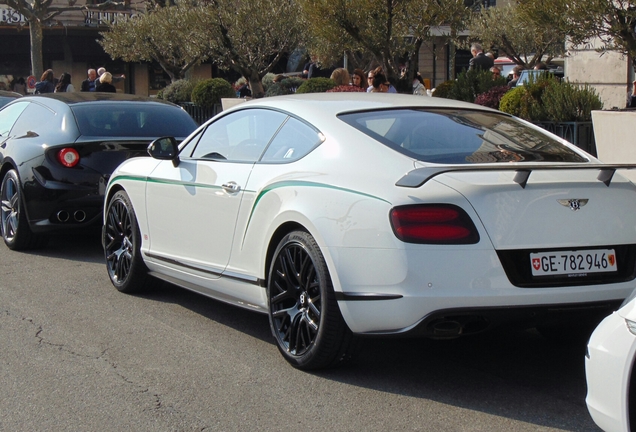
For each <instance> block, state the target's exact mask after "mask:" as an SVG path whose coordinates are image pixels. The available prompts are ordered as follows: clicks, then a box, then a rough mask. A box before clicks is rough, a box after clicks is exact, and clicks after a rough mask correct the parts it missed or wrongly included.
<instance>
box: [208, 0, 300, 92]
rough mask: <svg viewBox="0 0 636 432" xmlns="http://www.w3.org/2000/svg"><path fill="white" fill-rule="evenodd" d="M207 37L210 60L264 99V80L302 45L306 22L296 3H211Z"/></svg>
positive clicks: (211, 0) (291, 0)
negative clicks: (283, 59) (244, 80)
mask: <svg viewBox="0 0 636 432" xmlns="http://www.w3.org/2000/svg"><path fill="white" fill-rule="evenodd" d="M205 5H206V7H205V14H206V15H205V19H206V22H207V24H208V26H209V27H208V32H207V34H206V35H208V36H209V37H210V41H211V42H212V45H213V49H212V54H211V59H213V60H214V61H215V62H216V63H218V64H219V65H220V66H221V67H224V68H227V69H233V70H235V71H237V72H239V73H240V74H241V75H242V76H243V77H245V78H246V79H247V80H248V81H249V83H250V88H251V90H252V95H253V96H255V97H262V96H263V95H264V94H265V92H264V91H263V84H262V81H261V80H262V78H263V77H264V76H265V75H266V74H267V73H268V72H271V71H272V69H273V68H274V67H275V66H276V64H277V63H278V62H279V61H280V60H281V58H282V56H284V55H285V54H287V53H289V52H290V51H292V50H293V49H294V48H296V47H297V46H298V45H299V44H300V43H301V41H302V37H303V21H302V18H301V10H300V8H299V7H298V3H297V2H296V1H295V0H250V1H245V0H233V1H232V0H209V1H207V2H206V3H205Z"/></svg>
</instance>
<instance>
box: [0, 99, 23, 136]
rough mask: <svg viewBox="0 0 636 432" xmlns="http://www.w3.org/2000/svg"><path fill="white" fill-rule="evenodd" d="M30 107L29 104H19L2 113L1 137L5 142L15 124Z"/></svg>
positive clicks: (0, 115) (0, 116) (7, 108)
mask: <svg viewBox="0 0 636 432" xmlns="http://www.w3.org/2000/svg"><path fill="white" fill-rule="evenodd" d="M28 105H29V103H28V102H18V103H14V104H13V105H9V106H7V107H5V108H4V109H3V110H2V111H0V137H2V138H3V140H5V139H6V138H7V135H9V132H10V131H11V128H12V127H13V124H14V123H15V122H16V120H17V119H18V117H20V114H22V111H24V110H25V109H26V107H27V106H28Z"/></svg>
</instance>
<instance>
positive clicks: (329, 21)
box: [299, 0, 469, 89]
mask: <svg viewBox="0 0 636 432" xmlns="http://www.w3.org/2000/svg"><path fill="white" fill-rule="evenodd" d="M299 1H300V3H301V4H302V7H303V10H304V14H305V17H306V19H307V29H308V31H309V33H310V36H311V38H310V40H309V44H310V48H311V49H312V51H313V52H316V53H317V54H319V56H320V55H321V54H322V55H323V56H324V54H325V53H333V52H340V53H342V52H351V53H357V52H369V53H371V55H372V56H373V57H374V58H375V60H376V61H377V62H378V63H379V64H380V65H382V67H383V68H384V70H385V71H386V73H387V74H388V77H389V78H390V79H392V80H396V81H397V80H398V79H399V78H400V62H401V61H403V62H406V63H407V64H408V65H409V69H408V71H407V74H406V75H405V76H404V77H402V81H403V82H404V84H406V86H408V88H409V89H410V85H411V82H412V80H413V77H414V76H415V72H416V69H417V63H418V61H417V55H418V52H419V49H420V47H421V45H422V43H423V42H424V41H425V40H426V39H427V38H429V37H430V36H431V34H430V31H431V29H432V28H433V27H437V26H442V25H449V26H450V28H451V29H452V31H453V32H455V31H458V30H462V29H463V26H464V21H465V18H466V17H467V12H468V11H469V10H468V9H467V7H466V6H465V5H464V1H463V0H387V1H383V2H379V1H373V0H299ZM400 87H405V86H404V85H403V86H400Z"/></svg>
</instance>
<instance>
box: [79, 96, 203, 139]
mask: <svg viewBox="0 0 636 432" xmlns="http://www.w3.org/2000/svg"><path fill="white" fill-rule="evenodd" d="M71 109H72V110H73V113H74V114H75V117H76V118H77V124H78V126H79V129H80V133H81V134H82V135H84V136H126V137H161V136H173V137H179V138H184V137H186V136H188V135H190V133H191V132H192V131H194V130H195V129H196V128H197V124H196V123H195V121H194V120H192V118H191V117H190V116H189V115H188V113H186V112H185V111H184V110H182V109H180V108H177V107H175V106H172V105H167V104H166V105H163V104H154V103H127V102H123V103H122V102H119V103H118V102H112V103H84V104H77V105H72V106H71Z"/></svg>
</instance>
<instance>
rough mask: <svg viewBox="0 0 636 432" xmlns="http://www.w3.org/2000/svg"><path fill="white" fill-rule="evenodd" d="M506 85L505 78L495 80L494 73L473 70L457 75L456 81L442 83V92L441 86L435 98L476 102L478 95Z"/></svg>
mask: <svg viewBox="0 0 636 432" xmlns="http://www.w3.org/2000/svg"><path fill="white" fill-rule="evenodd" d="M450 83H452V84H450ZM505 84H506V80H505V78H501V77H499V78H497V79H493V77H492V72H490V71H484V70H477V69H471V70H468V71H463V72H461V73H460V74H459V75H457V79H456V80H455V81H446V82H444V83H442V84H441V85H440V86H442V91H441V92H438V89H439V88H440V86H437V88H436V89H435V92H434V93H433V96H436V97H443V98H446V99H455V100H460V101H464V102H475V99H476V98H477V95H480V94H482V93H486V92H487V91H488V90H490V89H491V88H493V87H499V86H502V85H505Z"/></svg>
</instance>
